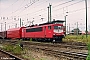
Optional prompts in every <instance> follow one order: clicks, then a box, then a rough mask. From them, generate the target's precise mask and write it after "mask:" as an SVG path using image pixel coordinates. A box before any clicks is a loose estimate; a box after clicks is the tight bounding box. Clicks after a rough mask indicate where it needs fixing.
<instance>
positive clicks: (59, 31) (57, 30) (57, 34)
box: [53, 24, 64, 42]
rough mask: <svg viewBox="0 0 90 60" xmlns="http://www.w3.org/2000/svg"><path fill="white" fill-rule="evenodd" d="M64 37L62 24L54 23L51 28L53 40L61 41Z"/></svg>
mask: <svg viewBox="0 0 90 60" xmlns="http://www.w3.org/2000/svg"><path fill="white" fill-rule="evenodd" d="M63 37H64V31H63V25H61V24H56V25H54V29H53V42H62V38H63Z"/></svg>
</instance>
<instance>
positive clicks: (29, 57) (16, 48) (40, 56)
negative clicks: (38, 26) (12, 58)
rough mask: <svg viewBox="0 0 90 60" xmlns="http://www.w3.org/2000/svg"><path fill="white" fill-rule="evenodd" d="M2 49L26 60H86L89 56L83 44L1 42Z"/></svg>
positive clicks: (86, 47)
mask: <svg viewBox="0 0 90 60" xmlns="http://www.w3.org/2000/svg"><path fill="white" fill-rule="evenodd" d="M65 41H66V39H65ZM67 41H68V40H67ZM20 44H23V47H20ZM0 48H1V49H2V50H5V51H7V52H9V53H11V54H14V55H16V56H18V57H20V58H22V59H24V60H86V58H87V56H88V46H87V44H86V43H83V42H72V41H71V42H61V43H50V42H49V43H47V42H35V41H22V40H0Z"/></svg>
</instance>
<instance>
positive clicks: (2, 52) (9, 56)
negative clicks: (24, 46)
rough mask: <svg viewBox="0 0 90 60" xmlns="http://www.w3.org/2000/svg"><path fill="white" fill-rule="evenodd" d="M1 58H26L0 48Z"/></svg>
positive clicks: (2, 59) (11, 59) (4, 59)
mask: <svg viewBox="0 0 90 60" xmlns="http://www.w3.org/2000/svg"><path fill="white" fill-rule="evenodd" d="M0 60H24V59H22V58H19V57H17V56H15V55H13V54H11V53H8V52H6V51H4V50H1V49H0Z"/></svg>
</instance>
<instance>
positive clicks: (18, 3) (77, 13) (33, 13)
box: [0, 0, 90, 31]
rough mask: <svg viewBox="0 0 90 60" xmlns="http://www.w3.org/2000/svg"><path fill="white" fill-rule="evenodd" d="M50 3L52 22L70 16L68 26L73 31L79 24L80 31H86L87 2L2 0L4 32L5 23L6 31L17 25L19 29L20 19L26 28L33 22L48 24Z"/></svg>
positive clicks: (0, 5) (89, 16)
mask: <svg viewBox="0 0 90 60" xmlns="http://www.w3.org/2000/svg"><path fill="white" fill-rule="evenodd" d="M49 3H50V4H51V5H52V20H53V19H58V20H65V18H64V16H65V15H68V16H67V26H69V24H70V28H71V30H72V29H73V28H76V27H77V26H76V25H77V24H76V23H77V22H78V27H79V28H80V30H81V31H84V30H85V24H86V22H85V0H0V23H3V24H2V25H3V26H2V27H3V28H2V30H5V22H6V25H7V28H6V29H9V28H14V27H15V26H16V24H17V27H19V26H20V23H19V20H18V19H19V18H21V19H22V20H23V24H24V26H25V25H29V24H30V22H31V21H33V20H34V24H40V23H44V22H47V21H48V20H47V10H48V9H47V7H48V6H49ZM66 12H68V14H66ZM1 17H2V19H1ZM3 17H5V18H4V19H3ZM14 18H16V20H15V19H14ZM41 18H44V19H43V20H41ZM88 30H90V1H88ZM0 31H1V24H0Z"/></svg>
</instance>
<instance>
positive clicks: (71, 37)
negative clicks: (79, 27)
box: [63, 35, 90, 60]
mask: <svg viewBox="0 0 90 60" xmlns="http://www.w3.org/2000/svg"><path fill="white" fill-rule="evenodd" d="M63 41H65V42H82V43H86V44H87V46H88V56H87V58H86V60H90V35H88V37H87V38H86V35H67V36H66V37H65V38H64V39H63Z"/></svg>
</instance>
